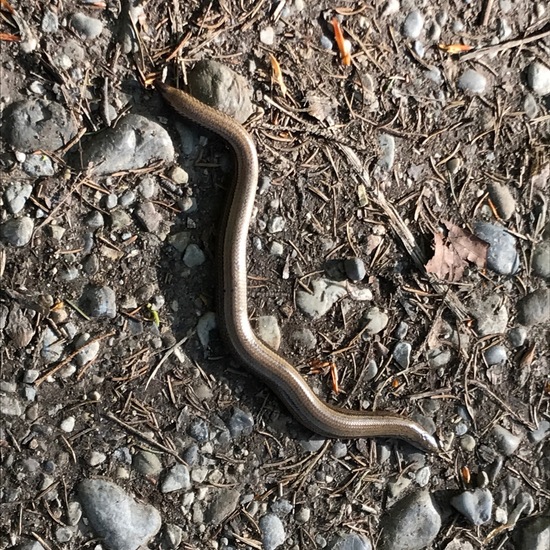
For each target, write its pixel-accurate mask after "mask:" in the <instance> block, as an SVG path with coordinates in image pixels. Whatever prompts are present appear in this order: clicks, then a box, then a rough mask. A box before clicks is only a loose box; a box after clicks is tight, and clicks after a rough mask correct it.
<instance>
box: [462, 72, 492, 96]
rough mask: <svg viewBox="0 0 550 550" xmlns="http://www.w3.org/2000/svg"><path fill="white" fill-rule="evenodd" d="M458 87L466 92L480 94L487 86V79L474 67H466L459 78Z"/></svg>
mask: <svg viewBox="0 0 550 550" xmlns="http://www.w3.org/2000/svg"><path fill="white" fill-rule="evenodd" d="M458 87H459V88H460V89H461V90H464V91H465V92H470V93H472V94H478V95H480V94H482V93H483V92H485V89H486V88H487V79H486V78H485V77H484V76H483V75H482V74H481V73H478V72H477V71H474V70H473V69H466V70H465V71H464V72H463V73H462V75H461V76H460V78H459V79H458Z"/></svg>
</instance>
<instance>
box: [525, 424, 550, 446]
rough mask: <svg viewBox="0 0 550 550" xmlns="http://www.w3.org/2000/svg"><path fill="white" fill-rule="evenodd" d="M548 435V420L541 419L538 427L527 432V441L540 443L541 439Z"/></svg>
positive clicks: (549, 433)
mask: <svg viewBox="0 0 550 550" xmlns="http://www.w3.org/2000/svg"><path fill="white" fill-rule="evenodd" d="M549 435H550V422H548V420H541V421H540V422H539V425H538V428H537V429H536V430H533V431H532V432H530V433H529V441H531V443H540V442H541V441H542V440H543V439H546V438H547V437H548V436H549Z"/></svg>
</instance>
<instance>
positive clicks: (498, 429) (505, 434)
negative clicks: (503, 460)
mask: <svg viewBox="0 0 550 550" xmlns="http://www.w3.org/2000/svg"><path fill="white" fill-rule="evenodd" d="M493 435H494V436H495V441H496V444H497V447H498V448H499V450H500V452H501V453H502V454H503V455H504V456H510V455H512V454H514V453H515V452H516V449H517V448H518V447H519V444H520V443H521V437H518V436H517V435H514V434H513V433H511V432H509V431H508V430H507V429H506V428H503V427H502V426H495V427H494V428H493Z"/></svg>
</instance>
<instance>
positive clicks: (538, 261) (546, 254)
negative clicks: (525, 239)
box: [531, 241, 550, 279]
mask: <svg viewBox="0 0 550 550" xmlns="http://www.w3.org/2000/svg"><path fill="white" fill-rule="evenodd" d="M531 266H532V268H533V274H535V275H536V276H537V277H542V278H543V279H550V241H542V242H540V243H538V244H536V245H535V249H534V250H533V257H532V259H531Z"/></svg>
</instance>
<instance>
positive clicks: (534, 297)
mask: <svg viewBox="0 0 550 550" xmlns="http://www.w3.org/2000/svg"><path fill="white" fill-rule="evenodd" d="M516 307H517V311H518V315H517V319H518V322H519V323H521V324H522V325H525V326H533V325H538V324H540V323H545V322H547V321H548V319H550V289H548V288H539V289H538V290H535V291H534V292H531V293H530V294H527V296H524V297H523V298H522V299H521V300H519V302H518V303H517V305H516Z"/></svg>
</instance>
